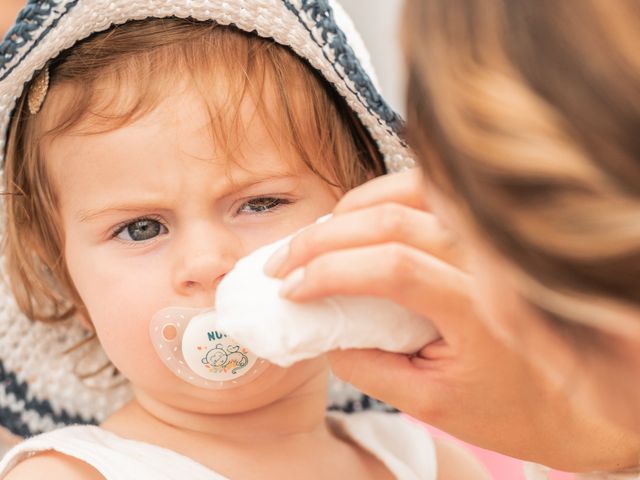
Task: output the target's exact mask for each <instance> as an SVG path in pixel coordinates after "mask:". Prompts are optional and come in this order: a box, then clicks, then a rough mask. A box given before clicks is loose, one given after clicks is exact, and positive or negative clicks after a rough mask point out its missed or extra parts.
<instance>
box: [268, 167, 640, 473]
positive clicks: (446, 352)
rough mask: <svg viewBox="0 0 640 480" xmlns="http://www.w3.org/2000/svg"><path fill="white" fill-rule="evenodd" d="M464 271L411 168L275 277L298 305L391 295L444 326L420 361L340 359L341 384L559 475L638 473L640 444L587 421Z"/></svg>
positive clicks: (298, 248)
mask: <svg viewBox="0 0 640 480" xmlns="http://www.w3.org/2000/svg"><path fill="white" fill-rule="evenodd" d="M464 266H465V261H464V249H463V248H461V245H460V244H459V242H458V241H457V240H456V238H455V237H454V236H453V235H452V234H451V232H449V231H448V230H447V229H446V228H444V227H443V225H442V224H441V223H440V222H439V221H438V220H437V218H436V217H435V216H434V215H433V214H432V213H430V211H429V208H428V205H427V202H426V195H425V189H424V184H423V181H422V178H421V177H420V175H419V173H418V172H417V171H408V172H404V173H401V174H394V175H387V176H384V177H379V178H376V179H374V180H372V181H371V182H368V183H367V184H365V185H363V186H361V187H359V188H357V189H355V190H353V191H351V192H349V193H348V194H347V195H345V197H344V198H343V199H342V200H341V202H340V203H339V204H338V206H337V208H336V209H335V212H334V217H333V218H332V219H330V220H329V221H327V222H325V223H322V224H317V225H314V226H311V227H309V228H308V229H306V230H304V231H302V232H301V233H300V234H299V235H298V236H297V237H296V238H295V239H294V240H293V241H292V242H291V244H290V246H289V248H288V250H287V251H281V252H278V253H276V254H275V255H274V257H273V258H272V261H271V262H270V263H269V264H268V265H267V272H268V273H270V274H272V275H274V276H277V277H280V278H286V280H285V282H284V284H283V290H282V294H283V296H285V297H286V298H288V299H290V300H293V301H298V302H304V301H309V300H313V299H317V298H320V297H325V296H330V295H358V296H360V295H367V296H378V297H386V298H389V299H391V300H393V301H395V302H396V303H398V304H400V305H403V306H405V307H406V308H409V309H411V310H413V311H415V312H417V313H419V314H421V315H422V316H424V317H425V318H428V319H430V320H431V321H432V322H433V323H434V324H435V325H436V327H437V328H438V330H439V331H440V333H441V335H442V339H441V340H438V341H436V342H434V343H431V344H429V345H425V346H424V348H422V350H420V352H418V354H417V355H415V356H408V355H402V354H395V353H389V352H383V351H380V350H345V351H336V352H332V353H331V354H330V361H331V364H332V368H333V370H334V372H335V373H336V375H337V376H338V377H340V378H342V379H343V380H346V381H348V382H350V383H352V384H353V385H355V386H356V387H358V388H360V389H361V390H363V391H364V392H366V393H367V394H369V395H371V396H373V397H375V398H378V399H380V400H383V401H385V402H387V403H389V404H391V405H393V406H395V407H397V408H399V409H400V410H402V411H404V412H406V413H408V414H409V415H412V416H414V417H416V418H418V419H420V420H423V421H425V422H428V423H430V424H432V425H434V426H436V427H438V428H440V429H442V430H445V431H447V432H449V433H451V434H453V435H455V436H456V437H458V438H460V439H462V440H465V441H467V442H470V443H473V444H476V445H478V446H481V447H484V448H488V449H491V450H495V451H498V452H501V453H504V454H507V455H511V456H514V457H518V458H521V459H525V460H530V461H535V462H539V463H544V464H546V465H549V466H551V467H554V468H558V469H564V470H571V471H589V470H610V469H619V468H622V467H625V466H627V465H633V464H634V462H636V461H637V458H636V457H637V455H636V452H637V451H638V448H639V445H640V441H639V440H638V439H637V438H634V437H632V436H630V435H628V434H627V433H626V432H622V431H619V430H617V429H616V428H614V427H612V426H610V425H609V424H607V423H605V422H604V421H602V420H600V419H594V418H593V417H592V416H590V415H587V414H586V413H585V412H581V411H580V410H579V409H578V407H577V406H576V405H574V404H572V402H571V399H570V398H569V397H568V395H567V394H568V393H569V394H570V391H567V389H558V388H557V387H552V386H551V384H550V383H549V382H547V381H546V380H545V379H544V378H542V376H541V375H540V374H538V373H537V372H536V371H534V370H533V369H531V367H530V366H529V364H527V363H526V362H525V361H524V360H523V358H522V357H521V356H520V355H519V354H518V353H517V352H514V351H512V350H510V349H509V348H507V347H506V346H505V345H503V344H502V343H501V342H500V341H499V340H497V339H496V338H494V337H493V336H492V335H491V334H490V332H489V331H488V330H487V328H486V327H485V325H484V322H483V320H482V317H481V315H480V314H479V312H478V309H477V308H476V306H475V304H474V301H473V295H472V293H473V289H474V278H473V277H472V276H471V275H470V274H469V273H468V272H466V271H465V269H464ZM540 353H541V354H544V353H543V352H540Z"/></svg>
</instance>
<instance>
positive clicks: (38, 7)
mask: <svg viewBox="0 0 640 480" xmlns="http://www.w3.org/2000/svg"><path fill="white" fill-rule="evenodd" d="M52 1H53V2H54V3H52ZM78 1H79V0H71V1H70V2H68V3H66V4H65V5H64V11H61V12H60V14H59V15H58V17H57V18H54V19H53V21H52V22H51V24H50V25H49V26H47V27H46V28H45V29H44V30H42V31H41V32H40V35H39V36H38V38H36V39H33V38H32V36H31V34H32V32H34V31H36V30H38V29H39V28H42V27H43V26H44V25H45V20H46V19H47V18H49V17H50V15H51V11H52V10H53V7H54V6H58V5H57V4H56V3H55V0H45V1H44V2H42V3H41V4H36V2H37V0H29V3H28V4H27V6H26V7H25V8H24V9H23V10H22V11H21V12H20V14H19V15H18V18H17V20H16V24H15V25H14V26H13V27H12V28H11V30H9V32H8V33H7V35H6V36H5V40H4V41H3V42H2V44H0V71H1V70H2V69H4V68H5V67H6V66H7V64H9V63H10V62H11V61H13V60H16V58H17V61H16V62H15V64H14V65H12V66H11V67H9V68H7V70H6V71H5V72H4V73H3V74H2V75H1V76H0V81H2V80H4V79H5V78H7V77H8V76H9V75H11V72H13V70H14V69H15V68H16V67H17V66H18V65H20V61H21V58H24V57H26V56H27V55H29V53H31V51H32V50H33V49H34V48H36V47H37V46H38V45H39V44H40V42H41V41H42V40H44V39H45V38H46V37H47V35H48V34H49V32H51V30H53V29H54V28H55V27H56V26H57V25H58V22H59V21H60V19H61V18H62V17H64V16H65V15H66V14H67V13H68V12H69V11H71V10H72V9H73V7H75V6H76V5H77V3H78ZM45 5H48V6H49V9H48V10H45V9H44V8H43V7H44V6H45ZM13 37H16V38H18V39H20V40H22V42H19V41H15V40H13ZM30 42H31V45H30V46H29V47H28V48H27V49H26V50H24V51H23V52H22V53H21V52H20V51H21V50H23V49H24V48H25V46H27V45H29V43H30Z"/></svg>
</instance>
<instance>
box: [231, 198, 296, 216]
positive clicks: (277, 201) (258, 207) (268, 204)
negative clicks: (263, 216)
mask: <svg viewBox="0 0 640 480" xmlns="http://www.w3.org/2000/svg"><path fill="white" fill-rule="evenodd" d="M289 203H291V200H287V199H285V198H276V197H258V198H253V199H251V200H249V201H247V202H245V203H243V204H242V205H241V206H240V208H239V209H238V213H263V212H268V211H270V210H275V209H276V208H278V207H280V206H282V205H288V204H289Z"/></svg>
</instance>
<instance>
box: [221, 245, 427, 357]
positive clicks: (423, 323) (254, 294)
mask: <svg viewBox="0 0 640 480" xmlns="http://www.w3.org/2000/svg"><path fill="white" fill-rule="evenodd" d="M291 238H292V237H287V238H285V239H283V240H280V241H278V242H275V243H272V244H270V245H267V246H264V247H262V248H260V249H258V250H256V251H255V252H253V253H252V254H250V255H248V256H247V257H245V258H243V259H241V260H240V261H238V263H237V264H236V265H235V267H234V268H233V269H232V270H231V271H230V272H229V273H227V275H226V276H225V277H224V279H223V280H222V281H221V282H220V284H219V286H218V289H217V292H216V304H215V312H216V313H215V316H216V322H217V323H216V328H217V329H220V330H223V331H225V332H226V333H227V334H229V335H231V336H232V337H233V338H234V339H236V340H237V341H238V342H240V343H242V344H243V345H245V346H246V347H247V348H248V349H249V350H251V351H252V352H253V353H255V354H256V355H258V356H259V357H262V358H264V359H266V360H269V361H270V362H272V363H275V364H277V365H280V366H283V367H286V366H289V365H291V364H293V363H295V362H298V361H300V360H304V359H307V358H313V357H317V356H319V355H321V354H323V353H325V352H328V351H330V350H336V349H346V348H379V349H381V350H386V351H390V352H398V353H407V354H409V353H415V352H417V351H418V350H419V349H420V348H421V347H423V346H424V345H426V344H427V343H429V342H431V341H433V340H435V339H437V338H439V335H438V332H437V331H436V329H435V328H434V327H433V325H432V324H431V322H429V321H428V320H426V319H425V318H424V317H421V316H419V315H417V314H415V313H412V312H410V311H408V310H406V309H404V308H402V307H400V306H398V305H397V304H395V303H393V302H391V301H389V300H386V299H381V298H374V297H330V298H326V299H323V300H320V301H314V302H308V303H294V302H290V301H288V300H285V299H283V298H281V297H280V296H279V294H278V292H279V290H280V286H281V284H282V281H281V280H279V279H274V278H271V277H269V276H267V275H266V274H265V273H264V271H263V269H264V265H265V263H266V262H267V260H268V259H269V258H270V257H271V255H272V254H273V253H274V252H275V251H276V250H278V248H280V247H281V246H283V245H285V244H286V243H288V242H289V241H290V240H291Z"/></svg>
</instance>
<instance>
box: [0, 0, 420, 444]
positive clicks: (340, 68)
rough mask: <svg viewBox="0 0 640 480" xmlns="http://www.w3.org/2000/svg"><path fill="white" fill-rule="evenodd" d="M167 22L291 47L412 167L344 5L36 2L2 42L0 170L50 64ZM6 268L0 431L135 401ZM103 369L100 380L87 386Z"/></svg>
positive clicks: (386, 150) (361, 400)
mask: <svg viewBox="0 0 640 480" xmlns="http://www.w3.org/2000/svg"><path fill="white" fill-rule="evenodd" d="M164 17H179V18H192V19H195V20H214V21H215V22H217V23H219V24H222V25H230V24H232V25H235V26H236V27H238V28H239V29H241V30H245V31H247V32H255V33H257V34H258V35H260V36H262V37H267V38H272V39H273V40H275V41H276V42H278V43H280V44H282V45H285V46H287V47H290V48H291V49H292V50H293V51H294V52H295V53H297V54H298V55H299V56H300V57H302V58H304V59H306V60H307V61H308V62H309V63H310V64H311V65H312V66H313V67H314V68H315V69H316V70H317V71H318V72H319V73H320V74H321V75H322V76H323V77H324V78H325V79H326V80H327V82H328V83H329V84H330V85H332V86H333V87H334V88H335V90H336V91H337V92H338V93H339V94H340V95H341V96H342V97H344V98H345V99H346V102H347V104H348V105H349V107H350V108H351V109H352V110H353V111H354V112H356V114H357V116H358V118H359V119H360V121H361V122H362V124H363V125H364V126H365V127H366V128H367V130H368V131H369V133H370V134H371V136H372V137H373V139H374V140H375V142H376V144H377V145H378V148H379V149H380V152H381V153H382V154H383V157H384V160H385V163H386V165H387V169H388V170H389V171H398V170H402V169H404V168H407V167H411V166H413V161H412V159H411V157H410V154H409V153H408V151H407V149H406V148H405V146H404V144H403V142H402V141H401V140H400V138H399V137H398V135H397V132H398V129H399V128H400V126H401V120H400V118H399V117H398V116H397V115H396V114H395V113H394V112H393V111H392V110H391V109H390V108H389V106H388V105H387V104H386V103H385V101H384V100H383V99H382V97H381V96H380V94H379V93H378V90H377V88H376V86H375V80H374V77H373V73H372V70H371V68H370V65H369V58H368V55H367V52H366V50H365V48H364V45H363V43H362V40H361V39H360V37H359V36H358V34H357V32H356V31H355V29H354V27H353V24H352V23H351V21H350V19H349V18H348V17H347V15H346V14H345V12H344V11H343V10H342V8H341V7H340V6H339V5H338V4H337V2H335V1H328V0H315V1H313V0H29V1H28V3H27V5H26V6H25V8H24V9H23V10H22V12H21V13H20V14H19V16H18V19H17V21H16V24H15V25H14V26H13V28H12V29H11V30H10V31H9V33H8V34H7V36H6V38H5V40H4V41H3V43H2V44H1V45H0V132H1V135H0V147H1V148H0V164H4V149H5V142H6V134H7V128H8V125H9V122H10V119H11V115H12V112H13V109H14V107H15V104H16V101H17V99H18V98H19V97H20V96H21V95H22V93H23V90H24V88H25V87H26V86H27V85H28V84H29V82H30V80H31V79H32V77H33V76H34V74H35V72H37V71H39V70H40V69H41V68H42V67H43V66H44V65H45V64H46V63H47V61H49V60H50V59H52V58H54V57H56V56H57V55H58V54H59V53H60V52H62V51H64V50H66V49H68V48H70V47H72V46H73V45H74V44H75V43H76V42H78V41H79V40H81V39H83V38H86V37H88V36H89V35H91V34H92V33H95V32H99V31H103V30H106V29H108V28H110V27H111V26H113V25H116V24H122V23H125V22H127V21H130V20H141V19H144V18H164ZM3 231H4V225H0V234H3ZM3 263H4V262H0V278H2V279H5V281H2V282H0V425H1V426H4V427H5V428H7V429H8V430H10V431H11V432H13V433H15V434H17V435H20V436H29V435H33V434H37V433H40V432H44V431H48V430H51V429H53V428H56V427H59V426H63V425H65V424H69V423H97V422H100V421H102V420H103V419H104V418H105V417H106V416H107V415H108V414H109V413H110V412H112V411H114V410H115V409H117V408H118V407H120V406H121V405H122V404H123V403H124V402H126V401H127V400H128V399H129V398H130V395H131V393H130V388H129V386H128V384H127V383H126V381H125V380H124V379H123V378H121V377H120V376H119V374H118V373H117V372H116V371H115V369H114V368H113V367H112V366H110V364H109V362H108V360H107V358H106V356H105V355H104V353H103V352H102V350H101V348H100V347H99V345H98V344H97V342H89V343H87V344H86V345H84V346H82V347H81V348H78V349H75V350H73V351H71V352H66V350H68V349H69V348H70V347H72V346H73V345H76V344H78V342H79V341H80V340H82V339H83V338H86V337H87V334H88V332H86V331H85V330H84V329H83V328H82V327H81V326H80V325H79V324H78V323H77V322H74V321H72V320H71V321H67V322H64V323H57V324H55V325H51V324H45V323H42V322H33V321H31V320H29V319H27V318H26V317H25V316H24V315H23V314H22V313H21V312H20V310H19V309H18V308H17V306H16V302H15V299H14V298H13V295H12V293H11V290H10V288H9V287H8V285H7V282H6V275H5V272H4V267H3ZM101 367H104V368H103V369H102V370H101V371H100V373H99V374H98V375H89V378H88V379H85V380H82V379H81V377H82V376H83V374H89V373H92V372H94V371H96V370H100V368H101ZM77 368H81V371H77ZM332 389H333V390H332V392H331V393H330V398H331V405H330V406H329V407H330V408H338V409H343V410H347V411H349V410H358V409H363V408H370V407H372V406H374V405H376V402H375V401H374V400H371V399H369V398H368V397H366V396H363V395H362V394H360V393H359V392H358V393H355V392H354V391H353V390H349V389H347V388H346V387H343V386H340V384H338V383H334V384H333V386H332ZM378 406H380V405H378ZM383 407H384V406H383Z"/></svg>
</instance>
